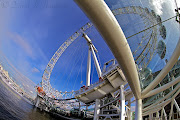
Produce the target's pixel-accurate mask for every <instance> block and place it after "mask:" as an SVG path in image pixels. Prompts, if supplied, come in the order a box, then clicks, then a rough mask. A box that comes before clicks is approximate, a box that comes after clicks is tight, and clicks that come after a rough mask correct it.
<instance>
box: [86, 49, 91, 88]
mask: <svg viewBox="0 0 180 120" xmlns="http://www.w3.org/2000/svg"><path fill="white" fill-rule="evenodd" d="M90 77H91V48H90V47H89V50H88V60H87V73H86V86H90V84H91V83H90V79H91V78H90Z"/></svg>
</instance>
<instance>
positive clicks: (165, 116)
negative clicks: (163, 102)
mask: <svg viewBox="0 0 180 120" xmlns="http://www.w3.org/2000/svg"><path fill="white" fill-rule="evenodd" d="M163 112H164V118H165V120H167V114H166V111H165V109H164V108H163Z"/></svg>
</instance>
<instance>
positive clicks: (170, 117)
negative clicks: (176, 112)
mask: <svg viewBox="0 0 180 120" xmlns="http://www.w3.org/2000/svg"><path fill="white" fill-rule="evenodd" d="M173 106H174V101H173V100H172V101H171V111H170V113H169V120H171V119H172V114H173Z"/></svg>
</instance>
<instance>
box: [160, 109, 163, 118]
mask: <svg viewBox="0 0 180 120" xmlns="http://www.w3.org/2000/svg"><path fill="white" fill-rule="evenodd" d="M160 120H163V109H162V110H161V119H160Z"/></svg>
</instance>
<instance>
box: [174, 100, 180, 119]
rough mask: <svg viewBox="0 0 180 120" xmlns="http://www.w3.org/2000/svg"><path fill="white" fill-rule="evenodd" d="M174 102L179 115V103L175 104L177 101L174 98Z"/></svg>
mask: <svg viewBox="0 0 180 120" xmlns="http://www.w3.org/2000/svg"><path fill="white" fill-rule="evenodd" d="M174 104H175V107H176V109H177V112H178V114H179V116H180V108H179V105H178V104H177V102H176V100H175V99H174Z"/></svg>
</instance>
